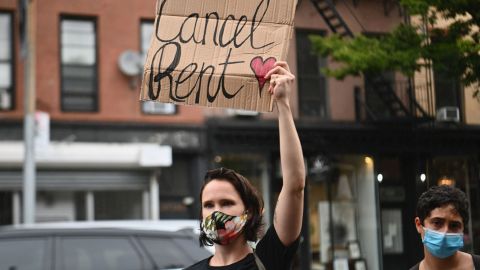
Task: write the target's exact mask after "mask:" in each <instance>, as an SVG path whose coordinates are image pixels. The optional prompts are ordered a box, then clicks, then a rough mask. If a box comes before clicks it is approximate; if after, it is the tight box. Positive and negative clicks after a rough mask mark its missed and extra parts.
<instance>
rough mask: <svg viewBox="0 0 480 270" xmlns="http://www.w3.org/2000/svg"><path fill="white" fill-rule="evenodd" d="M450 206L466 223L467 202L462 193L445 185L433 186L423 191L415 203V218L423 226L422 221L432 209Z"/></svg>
mask: <svg viewBox="0 0 480 270" xmlns="http://www.w3.org/2000/svg"><path fill="white" fill-rule="evenodd" d="M449 204H451V205H452V206H453V208H455V210H456V211H457V212H458V214H459V215H460V216H461V217H462V219H463V224H467V223H468V200H467V196H466V195H465V193H464V192H463V191H461V190H460V189H458V188H454V187H451V186H447V185H441V186H434V187H431V188H430V189H428V190H427V191H425V192H424V193H423V194H422V195H421V196H420V198H419V199H418V202H417V216H418V217H419V218H420V222H421V223H422V225H424V223H423V222H424V220H425V218H427V217H428V216H430V213H431V212H432V210H433V209H435V208H438V207H443V206H446V205H449Z"/></svg>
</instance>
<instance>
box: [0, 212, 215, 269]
mask: <svg viewBox="0 0 480 270" xmlns="http://www.w3.org/2000/svg"><path fill="white" fill-rule="evenodd" d="M211 255H212V254H211V252H209V251H208V250H207V249H205V248H202V247H200V246H199V242H198V221H170V220H167V221H152V222H149V221H130V222H123V221H122V222H73V223H51V224H41V223H40V224H34V225H27V226H25V225H23V226H8V227H0V269H6V270H154V269H155V270H160V269H181V268H184V267H186V266H189V265H191V264H193V263H195V262H197V261H199V260H201V259H204V258H206V257H208V256H211Z"/></svg>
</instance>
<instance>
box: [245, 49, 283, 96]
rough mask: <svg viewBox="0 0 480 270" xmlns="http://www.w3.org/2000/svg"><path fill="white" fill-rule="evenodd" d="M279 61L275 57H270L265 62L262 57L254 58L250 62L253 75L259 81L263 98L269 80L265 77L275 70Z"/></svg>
mask: <svg viewBox="0 0 480 270" xmlns="http://www.w3.org/2000/svg"><path fill="white" fill-rule="evenodd" d="M275 62H277V59H275V57H269V58H267V59H265V61H263V58H262V57H261V56H257V57H254V58H253V59H252V61H251V62H250V67H251V68H252V71H253V73H254V74H255V77H256V78H257V81H258V87H259V88H260V89H259V94H260V96H262V89H263V86H264V85H265V82H266V81H267V79H265V75H267V73H268V72H269V71H270V70H271V69H272V68H273V65H275Z"/></svg>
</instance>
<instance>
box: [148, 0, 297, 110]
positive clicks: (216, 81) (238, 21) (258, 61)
mask: <svg viewBox="0 0 480 270" xmlns="http://www.w3.org/2000/svg"><path fill="white" fill-rule="evenodd" d="M296 2H297V1H296V0H248V1H245V0H158V2H157V7H156V14H157V15H156V19H155V25H154V31H153V34H152V38H151V44H150V48H149V51H148V54H147V59H146V63H145V67H144V75H143V83H142V91H141V94H140V99H141V100H155V101H160V102H171V103H176V104H189V105H200V106H208V107H224V108H235V109H244V110H252V111H260V112H265V111H271V110H272V105H273V104H272V97H271V95H270V94H269V93H268V91H267V89H268V87H269V84H270V83H269V81H267V80H265V78H264V75H265V74H266V73H267V72H268V71H269V70H270V69H271V67H272V66H273V64H274V63H275V61H277V60H283V61H284V60H285V59H286V56H287V52H288V45H289V39H290V37H291V35H292V31H293V19H294V15H295V6H296Z"/></svg>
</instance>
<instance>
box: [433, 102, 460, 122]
mask: <svg viewBox="0 0 480 270" xmlns="http://www.w3.org/2000/svg"><path fill="white" fill-rule="evenodd" d="M437 121H440V122H460V110H459V109H458V108H457V107H453V106H452V107H441V108H440V109H438V110H437Z"/></svg>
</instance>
